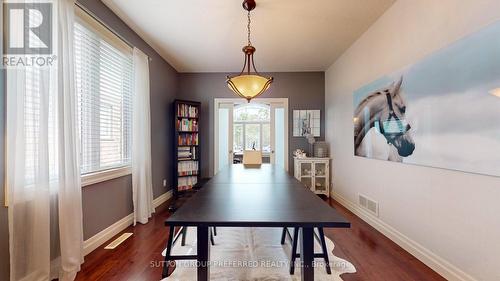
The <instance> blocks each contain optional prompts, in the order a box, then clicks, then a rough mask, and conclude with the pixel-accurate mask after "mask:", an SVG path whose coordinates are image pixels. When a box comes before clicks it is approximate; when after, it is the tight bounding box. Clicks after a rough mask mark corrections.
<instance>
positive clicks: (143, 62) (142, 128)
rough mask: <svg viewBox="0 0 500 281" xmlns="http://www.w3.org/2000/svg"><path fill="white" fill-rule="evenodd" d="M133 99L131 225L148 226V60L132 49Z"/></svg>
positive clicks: (150, 190)
mask: <svg viewBox="0 0 500 281" xmlns="http://www.w3.org/2000/svg"><path fill="white" fill-rule="evenodd" d="M133 61H134V89H135V91H134V98H133V101H134V102H133V115H132V116H133V117H132V119H133V121H132V192H133V194H132V195H133V196H132V198H133V203H134V225H135V224H136V222H140V223H143V224H144V223H147V222H148V219H149V218H150V217H151V214H152V213H154V207H153V184H152V176H151V118H150V105H149V59H148V56H146V55H145V54H144V53H143V52H142V51H141V50H139V49H137V48H134V51H133Z"/></svg>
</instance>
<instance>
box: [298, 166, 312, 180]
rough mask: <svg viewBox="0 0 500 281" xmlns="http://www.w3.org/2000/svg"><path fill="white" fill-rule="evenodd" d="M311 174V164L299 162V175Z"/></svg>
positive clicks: (306, 175) (302, 176)
mask: <svg viewBox="0 0 500 281" xmlns="http://www.w3.org/2000/svg"><path fill="white" fill-rule="evenodd" d="M311 176H312V164H311V163H300V177H301V178H305V177H307V178H310V177H311Z"/></svg>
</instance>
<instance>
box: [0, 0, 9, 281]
mask: <svg viewBox="0 0 500 281" xmlns="http://www.w3.org/2000/svg"><path fill="white" fill-rule="evenodd" d="M0 6H1V5H0ZM1 12H2V11H1V8H0V13H1ZM0 27H1V25H0ZM1 40H2V39H1V38H0V54H3V51H2V47H1V46H3V44H2V42H1ZM3 80H4V71H3V69H2V68H0V280H9V225H8V223H7V208H5V207H4V202H5V201H4V194H5V189H4V187H5V186H4V185H5V180H4V179H5V163H4V162H5V154H4V149H5V143H4V140H5V130H4V129H5V88H4V83H3Z"/></svg>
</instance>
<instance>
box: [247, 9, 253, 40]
mask: <svg viewBox="0 0 500 281" xmlns="http://www.w3.org/2000/svg"><path fill="white" fill-rule="evenodd" d="M247 17H248V25H247V29H248V46H252V42H251V41H250V23H252V21H251V19H250V11H248V15H247Z"/></svg>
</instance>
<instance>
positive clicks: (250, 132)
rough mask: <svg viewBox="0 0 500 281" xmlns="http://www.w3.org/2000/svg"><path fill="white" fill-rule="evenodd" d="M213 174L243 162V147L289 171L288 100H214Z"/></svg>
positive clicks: (265, 161) (264, 160)
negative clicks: (259, 152)
mask: <svg viewBox="0 0 500 281" xmlns="http://www.w3.org/2000/svg"><path fill="white" fill-rule="evenodd" d="M214 112H215V116H214V120H215V132H214V173H215V174H216V173H217V172H218V171H219V170H220V169H222V168H224V167H225V166H227V165H230V164H236V163H241V161H242V157H243V151H244V150H259V151H262V162H263V163H271V164H275V165H278V166H281V167H283V169H285V170H287V171H288V157H287V155H288V99H287V98H276V99H275V98H257V99H254V100H252V101H251V102H250V103H247V102H246V101H244V100H241V99H215V100H214Z"/></svg>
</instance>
